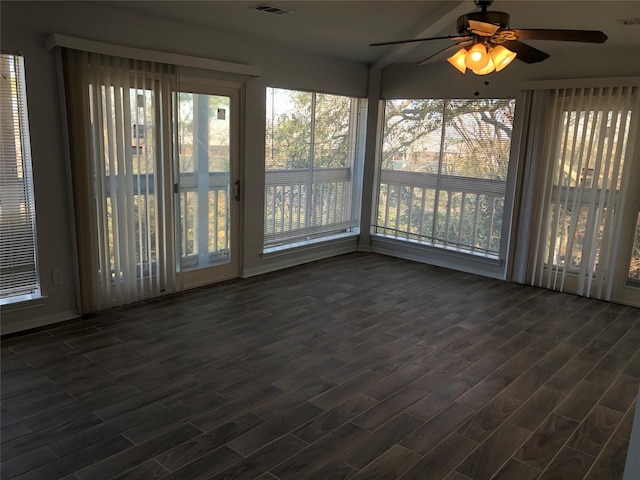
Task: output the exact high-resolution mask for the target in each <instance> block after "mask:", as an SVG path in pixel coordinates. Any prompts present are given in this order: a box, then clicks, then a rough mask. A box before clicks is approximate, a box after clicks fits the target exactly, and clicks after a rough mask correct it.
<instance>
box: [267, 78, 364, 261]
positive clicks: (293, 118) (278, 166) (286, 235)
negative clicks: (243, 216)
mask: <svg viewBox="0 0 640 480" xmlns="http://www.w3.org/2000/svg"><path fill="white" fill-rule="evenodd" d="M363 106H364V103H363V102H360V101H359V99H357V98H351V97H345V96H339V95H328V94H321V93H312V92H301V91H295V90H284V89H277V88H268V89H267V127H266V144H265V157H266V158H265V211H264V247H265V249H268V248H270V247H277V246H282V245H288V244H293V243H299V242H308V241H312V240H315V239H318V238H323V237H328V236H331V235H336V234H341V233H345V232H354V231H356V230H357V229H358V226H359V212H358V209H357V208H355V203H356V200H355V198H356V191H357V189H356V182H357V181H358V179H357V178H355V177H356V175H355V171H356V167H357V162H358V161H359V159H358V148H357V147H358V142H359V130H360V129H361V127H362V123H361V121H362V118H363V112H364V108H363Z"/></svg>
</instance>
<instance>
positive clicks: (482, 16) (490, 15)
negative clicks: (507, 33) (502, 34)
mask: <svg viewBox="0 0 640 480" xmlns="http://www.w3.org/2000/svg"><path fill="white" fill-rule="evenodd" d="M469 20H475V21H476V22H484V23H491V24H493V25H498V26H499V27H500V28H501V29H504V28H509V14H508V13H505V12H471V13H467V14H466V15H461V16H460V17H458V33H459V34H460V35H465V34H468V33H469Z"/></svg>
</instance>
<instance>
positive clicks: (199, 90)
mask: <svg viewBox="0 0 640 480" xmlns="http://www.w3.org/2000/svg"><path fill="white" fill-rule="evenodd" d="M181 92H188V93H195V94H202V95H213V96H215V95H219V96H226V97H229V99H230V101H229V115H230V122H229V126H230V132H229V148H230V159H229V160H230V171H229V206H230V208H231V211H230V212H229V222H230V233H229V236H230V244H229V250H230V252H231V258H230V261H229V262H227V263H223V264H220V265H212V266H207V267H202V268H198V269H193V270H183V269H182V266H181V257H182V251H181V242H180V241H179V239H180V231H181V224H180V197H179V190H178V187H176V188H175V190H174V215H173V217H174V219H173V221H174V224H175V228H174V235H175V239H176V240H175V263H176V265H175V270H176V289H177V290H188V289H191V288H197V287H200V286H203V285H208V284H212V283H217V282H221V281H224V280H230V279H232V278H238V277H239V276H240V274H241V272H242V267H243V248H242V247H243V223H242V222H243V208H242V206H243V195H242V172H243V171H244V168H243V167H244V165H243V156H242V131H241V127H242V124H243V121H242V113H243V111H244V109H243V98H244V84H242V83H239V82H229V81H222V80H215V79H208V78H203V77H198V76H184V75H181V76H180V77H179V82H178V85H177V87H176V89H175V94H179V93H181ZM176 107H177V105H176ZM174 115H175V112H174ZM174 118H175V117H174ZM175 121H176V122H177V119H175ZM178 152H179V144H178V138H177V130H176V132H175V141H174V178H175V181H174V182H175V185H179V183H178V180H179V174H180V172H179V155H178Z"/></svg>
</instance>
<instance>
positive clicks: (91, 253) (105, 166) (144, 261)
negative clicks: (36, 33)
mask: <svg viewBox="0 0 640 480" xmlns="http://www.w3.org/2000/svg"><path fill="white" fill-rule="evenodd" d="M66 61H67V89H68V95H69V99H70V103H71V108H70V110H73V112H72V115H71V118H73V119H75V122H74V121H72V125H71V131H72V138H73V137H75V139H76V147H77V148H76V150H75V151H74V153H73V154H72V171H73V176H74V195H75V206H76V217H77V218H76V225H77V230H78V246H79V257H80V258H79V259H80V262H79V263H80V270H81V272H80V275H81V291H82V296H83V299H82V306H83V310H84V311H95V310H99V309H102V308H107V307H110V306H113V305H122V304H126V303H130V302H134V301H137V300H141V299H144V298H148V297H153V296H157V295H159V294H160V293H161V292H165V291H170V290H172V289H173V284H174V276H175V268H174V266H175V265H174V264H175V261H174V259H173V248H172V244H171V242H172V241H173V240H172V238H173V237H172V232H171V225H173V222H172V221H170V220H169V216H170V215H172V201H173V188H172V187H173V183H172V168H173V167H172V146H171V145H172V143H171V95H172V88H171V87H172V82H173V80H174V76H173V74H172V71H171V70H172V69H171V68H170V67H169V66H166V65H162V64H153V63H148V62H141V61H133V60H129V59H123V58H118V57H109V56H105V55H99V54H90V53H86V52H78V51H67V52H66ZM78 79H80V81H78ZM72 143H73V142H72ZM87 155H88V158H87ZM83 280H84V281H83Z"/></svg>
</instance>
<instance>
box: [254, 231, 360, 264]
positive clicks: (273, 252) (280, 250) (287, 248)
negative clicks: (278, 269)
mask: <svg viewBox="0 0 640 480" xmlns="http://www.w3.org/2000/svg"><path fill="white" fill-rule="evenodd" d="M358 235H359V232H348V233H341V234H339V235H333V236H331V237H322V238H316V239H314V240H308V241H305V242H298V243H289V244H287V245H279V246H277V247H271V248H265V249H264V252H263V253H262V258H270V257H277V256H279V255H286V254H289V253H295V252H300V251H305V250H309V249H314V248H317V247H319V246H320V245H322V246H325V245H331V244H332V243H339V242H342V241H344V240H345V239H349V238H353V237H357V236H358Z"/></svg>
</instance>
